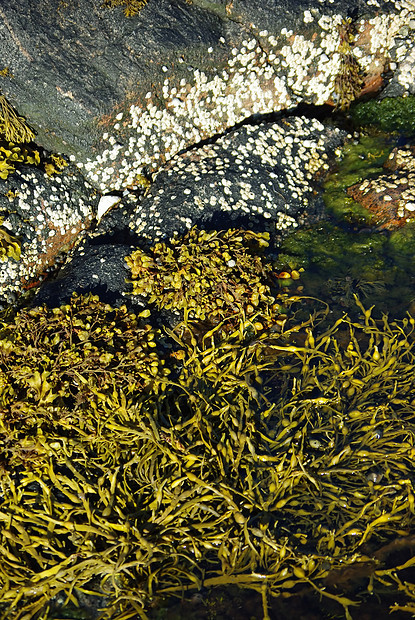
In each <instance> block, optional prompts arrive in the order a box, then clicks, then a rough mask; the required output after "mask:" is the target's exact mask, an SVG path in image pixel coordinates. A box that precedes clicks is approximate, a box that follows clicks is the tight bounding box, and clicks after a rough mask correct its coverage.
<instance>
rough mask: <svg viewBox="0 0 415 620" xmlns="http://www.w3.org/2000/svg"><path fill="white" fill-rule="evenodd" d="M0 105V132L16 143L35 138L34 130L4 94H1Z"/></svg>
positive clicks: (7, 139)
mask: <svg viewBox="0 0 415 620" xmlns="http://www.w3.org/2000/svg"><path fill="white" fill-rule="evenodd" d="M0 106H1V111H0V134H1V135H2V136H4V138H5V140H6V141H7V142H12V143H16V144H20V143H22V142H31V141H32V140H34V138H35V134H34V132H33V131H32V129H30V127H29V125H27V123H26V122H25V120H24V119H23V118H22V117H21V116H18V114H17V113H16V111H15V110H14V108H13V107H12V105H11V104H10V103H9V102H8V101H7V99H6V97H5V96H4V95H0Z"/></svg>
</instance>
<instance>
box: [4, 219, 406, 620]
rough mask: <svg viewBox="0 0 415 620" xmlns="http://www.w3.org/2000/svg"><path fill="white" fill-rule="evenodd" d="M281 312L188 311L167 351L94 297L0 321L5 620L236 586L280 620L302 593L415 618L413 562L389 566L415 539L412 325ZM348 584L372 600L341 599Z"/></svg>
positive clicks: (366, 312)
mask: <svg viewBox="0 0 415 620" xmlns="http://www.w3.org/2000/svg"><path fill="white" fill-rule="evenodd" d="M202 232H203V231H202ZM205 234H207V235H209V234H210V233H205ZM193 235H194V237H193V238H196V239H197V238H199V236H198V235H197V234H196V232H194V233H193ZM233 235H236V232H235V231H234V232H232V234H231V235H230V237H229V238H228V241H229V239H232V238H233ZM244 235H246V232H245V233H243V232H240V234H239V235H238V236H239V237H241V239H243V238H244ZM224 238H225V239H226V237H225V236H224V233H223V232H222V233H221V232H217V233H215V236H214V237H213V238H212V240H211V241H212V243H213V247H211V246H210V245H209V243H206V244H204V250H205V251H206V252H207V254H208V256H210V254H209V252H210V251H211V250H213V249H214V248H215V243H216V242H218V243H219V241H218V240H221V239H222V240H223V239H224ZM248 238H249V235H248ZM234 240H235V239H234ZM251 240H252V241H253V242H254V243H258V238H256V237H255V236H254V237H252V238H251ZM238 244H239V245H238V247H239V251H240V252H241V256H240V257H239V258H240V260H241V261H242V263H243V261H244V257H243V252H242V247H243V244H242V241H238ZM166 247H167V246H166ZM173 247H180V243H177V246H173ZM248 248H249V246H248ZM153 249H154V248H153ZM245 252H246V253H247V254H248V257H247V258H246V261H247V262H246V263H244V264H248V265H249V264H250V261H251V260H252V256H251V255H250V254H249V251H247V249H246V248H245ZM167 255H168V256H171V254H170V253H169V252H167ZM139 256H140V257H141V256H142V255H141V254H140V255H139ZM148 256H150V257H151V252H150V253H149V255H148ZM225 258H226V259H227V261H228V262H229V260H233V259H232V258H229V259H228V258H227V257H225ZM140 260H141V258H140ZM261 264H262V266H263V267H264V272H266V273H268V269H265V260H264V262H263V263H261ZM140 265H141V263H140ZM132 266H133V265H132ZM159 267H160V271H161V272H162V273H165V269H166V266H165V264H163V262H162V261H161V264H160V265H159ZM140 269H141V267H140ZM219 269H220V266H219ZM280 275H281V274H280ZM291 275H293V274H291ZM231 276H232V274H231ZM203 277H204V274H203V273H202V274H199V278H200V279H203ZM140 278H142V279H143V280H144V281H145V280H147V281H148V283H149V287H151V286H153V283H154V282H153V281H154V272H153V271H151V269H150V270H149V271H143V272H141V274H140ZM136 279H137V282H139V286H141V287H144V281H142V282H141V281H140V279H139V278H138V276H137V274H136ZM230 279H232V277H231V278H230ZM280 279H281V280H284V281H286V280H291V279H293V278H287V277H285V276H283V277H281V278H280ZM294 284H295V279H294ZM208 290H209V288H208ZM284 295H285V297H284V298H283V299H279V308H278V310H275V311H271V309H269V312H270V314H271V313H272V312H274V314H275V315H278V316H281V307H282V306H285V307H286V309H287V311H286V313H285V319H284V321H279V323H277V322H276V320H275V321H274V322H271V324H269V325H266V324H264V323H263V324H262V329H261V330H256V329H252V328H250V326H249V325H247V316H246V306H245V303H246V300H244V299H242V302H241V305H240V307H239V310H238V309H237V308H233V310H232V313H225V314H224V315H223V316H220V317H219V316H217V317H216V319H215V320H214V321H212V322H211V323H210V324H209V323H205V322H202V321H201V320H200V317H198V316H197V314H196V315H194V317H193V318H191V317H190V316H189V313H187V314H186V313H185V311H184V308H182V309H181V312H182V320H180V321H179V322H178V324H177V325H176V326H175V327H174V328H167V327H166V328H165V330H164V335H163V336H162V335H161V334H160V333H158V332H157V331H156V330H154V328H152V327H151V326H150V324H149V323H147V322H146V321H147V319H148V318H149V316H150V312H149V310H144V311H143V312H142V313H141V316H137V315H135V314H131V313H129V312H127V310H126V308H124V307H121V308H119V309H114V308H111V307H110V306H108V305H106V304H103V303H101V302H100V301H99V299H98V298H96V297H93V296H88V297H74V298H73V299H72V300H71V302H70V304H67V305H65V306H62V307H60V308H56V309H53V310H48V309H46V308H44V307H41V308H34V309H32V310H27V309H23V310H20V311H13V310H10V311H9V313H8V314H4V313H3V317H2V320H1V329H0V386H1V390H0V414H1V415H0V434H1V441H2V452H1V459H0V487H1V493H2V500H1V505H0V534H1V541H2V542H1V545H2V547H1V549H2V553H1V555H0V586H1V587H0V617H1V618H4V619H5V618H7V619H8V620H9V619H11V620H23V619H26V618H34V619H39V620H40V618H51V617H54V616H55V617H56V616H57V615H58V616H59V617H62V615H63V614H64V613H65V608H68V607H70V606H72V607H74V606H75V607H76V606H79V605H80V604H81V601H82V600H85V597H86V598H88V597H98V600H99V601H100V607H101V613H100V618H102V619H104V618H107V619H109V618H111V620H121V619H123V620H124V619H126V618H133V617H137V618H146V617H147V610H148V609H149V608H150V607H151V605H152V603H153V602H154V600H155V597H158V596H162V597H164V596H179V597H181V596H182V595H183V593H184V592H185V591H192V590H194V591H198V590H200V589H201V588H202V587H206V588H209V587H215V586H226V585H237V586H239V587H241V588H244V589H251V590H254V591H256V592H258V593H259V594H260V595H261V597H262V604H263V616H264V618H266V619H267V618H269V617H270V613H271V611H270V608H271V599H272V597H284V598H289V597H292V596H296V593H297V592H298V591H299V590H300V591H301V588H303V587H307V588H310V589H312V590H313V591H314V592H315V593H316V596H318V597H323V598H325V599H327V600H330V601H332V602H333V603H334V604H338V605H339V606H340V609H343V611H344V614H345V616H346V618H348V619H350V618H351V615H350V614H351V611H350V610H351V609H353V608H355V607H358V605H359V601H360V600H361V598H362V597H364V595H365V587H366V592H367V596H368V597H369V596H372V595H373V593H375V594H379V595H381V592H382V590H383V589H385V588H387V589H389V590H391V591H392V592H396V593H399V599H398V601H397V603H396V605H397V606H398V607H397V608H399V609H404V608H407V609H412V608H413V605H414V600H415V584H413V583H412V582H411V580H410V578H409V576H408V573H407V568H408V567H409V568H410V567H411V566H413V563H414V561H413V559H409V560H408V559H405V560H402V558H401V557H398V556H395V557H394V556H393V554H389V555H387V554H386V553H384V552H383V551H382V550H384V549H385V548H387V546H388V545H391V544H392V543H393V541H395V540H396V538H397V537H398V538H399V539H400V540H402V541H403V543H402V545H405V541H408V540H411V536H410V535H411V532H413V527H414V516H415V500H414V495H415V494H414V483H413V476H412V470H413V466H412V464H413V459H414V457H415V447H414V446H415V402H414V400H413V392H414V388H415V385H414V374H413V366H414V362H415V319H414V318H412V317H410V316H408V317H407V318H405V319H404V320H402V321H391V320H389V319H388V317H387V316H386V315H384V316H383V317H382V318H381V319H380V320H376V319H374V318H373V316H372V309H371V308H369V309H366V308H365V307H364V306H363V305H362V304H361V302H360V301H359V299H358V298H357V297H355V303H356V307H357V310H358V312H357V317H356V318H353V319H352V318H350V317H349V316H348V315H347V314H343V316H342V317H340V318H339V319H338V320H334V321H333V319H331V318H330V317H331V314H330V310H329V308H328V306H327V305H326V304H323V303H321V302H318V301H316V300H312V299H309V298H306V297H304V296H303V297H300V296H299V295H297V294H296V295H290V294H289V292H288V291H287V292H284ZM189 299H190V298H189ZM166 302H167V303H170V301H169V297H168V296H167V297H166ZM288 306H289V307H290V310H289V312H288ZM271 307H272V304H271ZM263 311H264V309H263V308H261V306H260V304H258V306H257V308H256V310H255V311H254V312H253V313H252V315H251V316H250V319H249V321H248V323H251V325H255V322H256V314H258V315H259V316H261V313H262V312H263ZM345 569H347V570H348V571H349V573H350V572H353V571H356V572H358V574H359V575H360V576H362V575H363V576H364V579H365V584H366V586H365V587H364V588H363V590H362V591H361V592H360V594H359V597H357V595H356V593H354V592H351V593H350V591H348V590H347V587H346V586H345V585H344V582H343V583H342V582H338V583H337V586H334V585H333V581H331V582H330V578H332V579H333V577H332V576H333V575H337V574H338V571H342V570H345ZM334 580H335V577H334ZM397 598H398V597H397Z"/></svg>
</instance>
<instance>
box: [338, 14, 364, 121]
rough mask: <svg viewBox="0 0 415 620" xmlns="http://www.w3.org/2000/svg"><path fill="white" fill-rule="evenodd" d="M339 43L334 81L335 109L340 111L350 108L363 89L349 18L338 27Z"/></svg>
mask: <svg viewBox="0 0 415 620" xmlns="http://www.w3.org/2000/svg"><path fill="white" fill-rule="evenodd" d="M338 30H339V38H340V42H339V45H338V48H337V53H338V55H339V70H338V72H337V75H336V77H335V79H334V93H335V96H336V99H335V101H336V108H337V109H340V110H342V111H344V110H347V109H348V108H349V107H350V104H351V103H352V101H354V100H355V99H356V97H357V96H358V95H359V93H360V91H361V90H362V87H363V78H362V70H361V68H360V65H359V62H358V60H357V58H356V56H355V55H354V54H353V41H354V36H355V35H354V24H353V21H352V19H351V18H347V19H343V20H342V23H341V24H340V25H339V27H338Z"/></svg>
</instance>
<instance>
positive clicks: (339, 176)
mask: <svg viewBox="0 0 415 620" xmlns="http://www.w3.org/2000/svg"><path fill="white" fill-rule="evenodd" d="M393 146H394V144H393V142H392V140H391V138H390V136H388V135H386V134H383V133H371V134H366V135H361V136H360V137H359V139H358V140H355V141H353V142H350V143H348V144H347V145H346V146H345V147H344V148H343V150H342V154H341V159H340V160H339V161H338V162H337V166H336V168H335V170H334V171H333V172H332V173H331V174H330V175H329V176H328V178H327V179H326V181H325V184H324V195H323V199H324V204H325V205H326V208H327V211H328V212H329V213H330V214H332V215H333V216H335V217H336V218H337V219H338V220H340V221H344V222H346V223H348V224H352V225H353V224H355V225H358V226H365V225H368V226H369V225H370V224H371V223H372V216H371V214H370V212H369V211H368V210H367V209H365V208H364V207H363V206H362V205H360V204H359V203H358V202H356V201H355V200H353V198H351V197H350V196H348V195H347V193H346V189H347V188H348V187H350V186H351V185H354V184H355V183H360V182H361V181H363V180H364V179H367V178H372V177H376V176H378V175H379V174H381V173H382V172H383V164H384V163H385V161H386V160H387V159H388V156H389V154H390V152H391V150H392V148H393Z"/></svg>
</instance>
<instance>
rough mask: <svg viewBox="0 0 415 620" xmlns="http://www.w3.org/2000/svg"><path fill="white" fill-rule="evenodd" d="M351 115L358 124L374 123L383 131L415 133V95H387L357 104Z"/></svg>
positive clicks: (373, 124)
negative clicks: (380, 98)
mask: <svg viewBox="0 0 415 620" xmlns="http://www.w3.org/2000/svg"><path fill="white" fill-rule="evenodd" d="M350 112H351V117H352V119H353V121H354V123H355V124H356V125H358V126H362V125H365V126H367V125H372V126H375V127H379V128H380V129H381V130H382V131H385V132H388V133H389V134H390V133H391V132H392V131H396V132H401V133H404V134H406V135H414V133H415V121H414V119H415V97H414V96H409V97H385V98H384V99H382V100H380V101H379V100H378V99H374V100H373V101H365V102H361V103H358V104H356V105H355V106H353V107H352V109H351V111H350Z"/></svg>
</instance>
